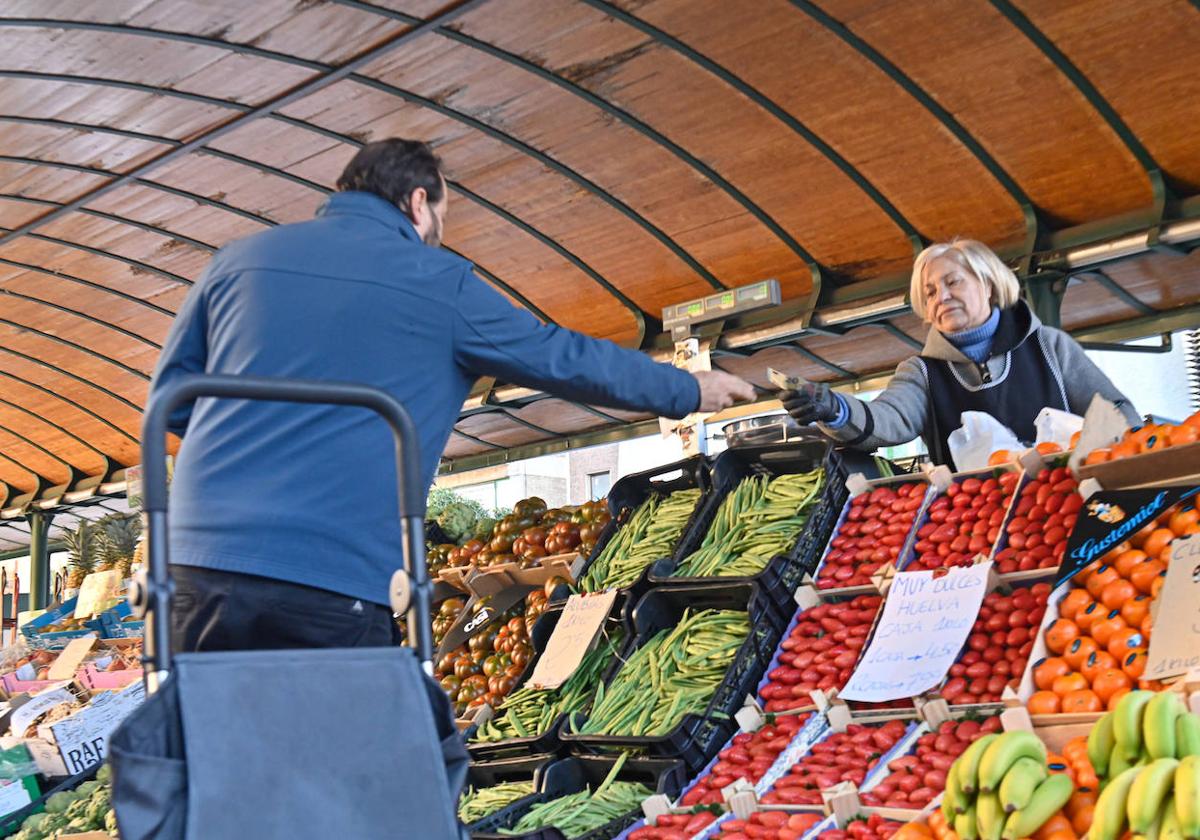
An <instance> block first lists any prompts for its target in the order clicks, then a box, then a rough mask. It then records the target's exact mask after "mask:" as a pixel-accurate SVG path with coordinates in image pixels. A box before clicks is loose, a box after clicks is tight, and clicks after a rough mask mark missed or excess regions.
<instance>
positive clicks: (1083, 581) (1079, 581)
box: [1071, 543, 1125, 588]
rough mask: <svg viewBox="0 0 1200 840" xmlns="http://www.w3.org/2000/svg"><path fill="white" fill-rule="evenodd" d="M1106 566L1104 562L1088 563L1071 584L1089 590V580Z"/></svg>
mask: <svg viewBox="0 0 1200 840" xmlns="http://www.w3.org/2000/svg"><path fill="white" fill-rule="evenodd" d="M1122 545H1125V543H1122ZM1104 564H1105V561H1104V560H1093V561H1092V562H1091V563H1088V564H1087V565H1086V566H1084V567H1083V568H1082V569H1080V570H1079V571H1078V572H1076V573H1075V576H1074V577H1073V578H1071V583H1073V584H1075V585H1076V586H1082V587H1084V588H1087V582H1088V579H1089V578H1091V576H1092V575H1094V574H1096V570H1097V569H1099V568H1100V567H1101V566H1103V565H1104Z"/></svg>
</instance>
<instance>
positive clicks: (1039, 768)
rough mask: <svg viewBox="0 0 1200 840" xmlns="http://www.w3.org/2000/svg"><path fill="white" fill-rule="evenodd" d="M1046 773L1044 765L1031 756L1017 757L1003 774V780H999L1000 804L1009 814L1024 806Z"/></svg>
mask: <svg viewBox="0 0 1200 840" xmlns="http://www.w3.org/2000/svg"><path fill="white" fill-rule="evenodd" d="M1047 775H1048V773H1047V772H1046V765H1044V764H1040V763H1039V762H1037V761H1035V760H1034V759H1032V758H1019V759H1017V760H1016V761H1015V762H1013V766H1012V767H1010V768H1008V772H1007V773H1005V774H1004V781H1002V782H1000V804H1001V805H1003V806H1004V810H1005V811H1007V812H1008V813H1010V814H1011V813H1012V812H1013V811H1019V810H1020V809H1022V808H1024V807H1026V806H1027V805H1028V804H1029V800H1030V799H1031V798H1033V792H1034V791H1035V790H1037V786H1038V785H1040V784H1041V783H1042V781H1043V780H1044V779H1045V778H1046V776H1047Z"/></svg>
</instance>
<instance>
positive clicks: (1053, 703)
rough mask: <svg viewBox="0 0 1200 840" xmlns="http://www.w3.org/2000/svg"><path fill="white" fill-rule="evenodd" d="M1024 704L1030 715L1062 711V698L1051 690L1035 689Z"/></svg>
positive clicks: (1051, 713)
mask: <svg viewBox="0 0 1200 840" xmlns="http://www.w3.org/2000/svg"><path fill="white" fill-rule="evenodd" d="M1025 705H1026V706H1027V707H1028V708H1029V714H1031V715H1056V714H1058V713H1059V712H1060V711H1062V700H1061V699H1060V698H1059V696H1058V695H1057V694H1055V693H1054V692H1053V691H1035V692H1033V694H1031V695H1029V702H1028V703H1026V704H1025Z"/></svg>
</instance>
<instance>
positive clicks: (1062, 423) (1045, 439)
mask: <svg viewBox="0 0 1200 840" xmlns="http://www.w3.org/2000/svg"><path fill="white" fill-rule="evenodd" d="M1033 427H1034V428H1035V429H1036V430H1037V440H1035V441H1034V444H1035V445H1036V444H1039V443H1057V444H1058V445H1059V446H1061V447H1062V448H1063V451H1066V450H1068V449H1070V448H1071V437H1072V436H1073V435H1074V434H1075V433H1076V432H1078V431H1079V430H1081V429H1082V428H1083V418H1082V417H1080V416H1079V415H1078V414H1071V413H1070V412H1069V411H1060V410H1058V409H1057V408H1043V409H1042V410H1041V411H1040V412H1038V416H1037V418H1036V419H1034V421H1033Z"/></svg>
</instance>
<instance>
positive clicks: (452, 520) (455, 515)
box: [437, 502, 478, 543]
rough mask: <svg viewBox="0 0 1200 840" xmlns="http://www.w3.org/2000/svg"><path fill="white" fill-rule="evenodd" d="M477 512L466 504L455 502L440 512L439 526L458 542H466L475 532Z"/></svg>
mask: <svg viewBox="0 0 1200 840" xmlns="http://www.w3.org/2000/svg"><path fill="white" fill-rule="evenodd" d="M477 521H478V515H477V514H476V512H475V511H474V510H473V509H472V508H471V507H470V506H469V505H466V504H462V503H461V502H454V503H452V504H449V505H446V508H445V509H444V510H443V511H442V512H441V513H439V514H438V518H437V524H438V527H439V528H441V529H442V531H443V532H445V534H446V536H447V537H449V538H450V539H451V540H453V541H454V542H456V543H462V542H465V541H466V540H467V539H469V538H470V537H471V535H472V534H474V533H475V523H476V522H477Z"/></svg>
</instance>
